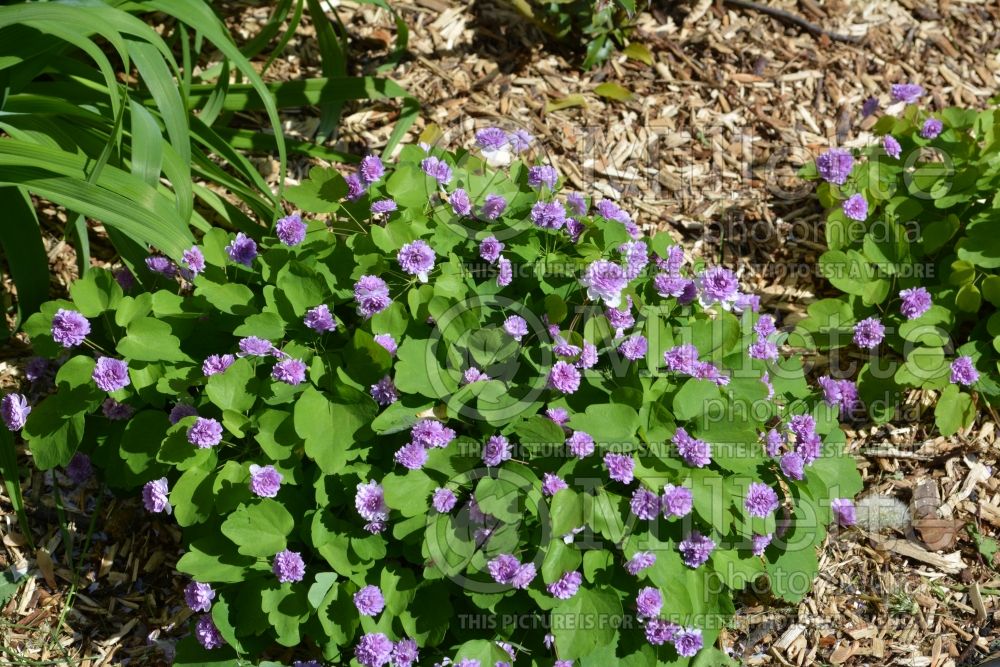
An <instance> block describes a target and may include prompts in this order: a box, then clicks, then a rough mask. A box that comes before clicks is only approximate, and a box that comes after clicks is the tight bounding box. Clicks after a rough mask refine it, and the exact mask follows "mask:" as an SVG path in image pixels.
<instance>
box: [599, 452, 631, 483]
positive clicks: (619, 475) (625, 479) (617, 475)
mask: <svg viewBox="0 0 1000 667" xmlns="http://www.w3.org/2000/svg"><path fill="white" fill-rule="evenodd" d="M604 467H605V468H607V469H608V477H610V478H611V479H613V480H615V481H616V482H621V483H622V484H631V483H632V480H633V479H634V470H635V461H634V460H632V456H631V455H629V454H615V453H614V452H608V453H607V454H605V455H604Z"/></svg>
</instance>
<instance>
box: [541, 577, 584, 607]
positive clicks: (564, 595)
mask: <svg viewBox="0 0 1000 667" xmlns="http://www.w3.org/2000/svg"><path fill="white" fill-rule="evenodd" d="M582 583H583V575H582V574H580V573H579V572H576V571H573V572H566V573H565V574H563V576H561V577H559V579H558V580H557V581H554V582H553V583H551V584H549V585H548V588H547V590H548V591H549V595H551V596H552V597H554V598H558V599H560V600H568V599H570V598H571V597H573V596H574V595H576V592H577V591H578V590H580V584H582Z"/></svg>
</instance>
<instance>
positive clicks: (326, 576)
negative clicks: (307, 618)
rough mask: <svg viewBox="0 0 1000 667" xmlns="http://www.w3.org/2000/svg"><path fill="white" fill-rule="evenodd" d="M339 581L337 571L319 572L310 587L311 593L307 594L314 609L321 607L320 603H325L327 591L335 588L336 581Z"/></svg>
mask: <svg viewBox="0 0 1000 667" xmlns="http://www.w3.org/2000/svg"><path fill="white" fill-rule="evenodd" d="M336 581H337V573H336V572H317V573H316V577H315V580H314V581H313V584H312V585H311V586H310V587H309V593H308V595H307V596H306V597H307V599H308V600H309V605H310V606H311V607H312V608H313V609H319V608H320V605H322V604H323V600H324V599H326V595H327V593H329V592H330V589H332V588H333V585H334V583H336Z"/></svg>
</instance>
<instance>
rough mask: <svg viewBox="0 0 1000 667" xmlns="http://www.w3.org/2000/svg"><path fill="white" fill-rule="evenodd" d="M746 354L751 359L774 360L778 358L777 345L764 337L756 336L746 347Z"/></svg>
mask: <svg viewBox="0 0 1000 667" xmlns="http://www.w3.org/2000/svg"><path fill="white" fill-rule="evenodd" d="M747 354H748V355H749V356H750V358H751V359H765V360H769V361H774V360H776V359H777V358H778V345H777V343H774V342H772V341H769V340H767V339H766V338H758V339H757V340H756V341H754V342H753V343H751V344H750V346H749V347H748V348H747Z"/></svg>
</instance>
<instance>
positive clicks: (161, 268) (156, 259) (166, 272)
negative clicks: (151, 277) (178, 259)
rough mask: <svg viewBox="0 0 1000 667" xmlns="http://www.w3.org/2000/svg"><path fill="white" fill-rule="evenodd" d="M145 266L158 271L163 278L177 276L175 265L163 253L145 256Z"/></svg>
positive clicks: (155, 271) (154, 271)
mask: <svg viewBox="0 0 1000 667" xmlns="http://www.w3.org/2000/svg"><path fill="white" fill-rule="evenodd" d="M146 268H147V269H149V270H150V271H152V272H153V273H158V274H160V275H161V276H164V277H165V278H176V277H177V265H176V264H174V263H173V262H172V261H171V260H170V258H169V257H164V256H163V255H151V256H149V257H147V258H146Z"/></svg>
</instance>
